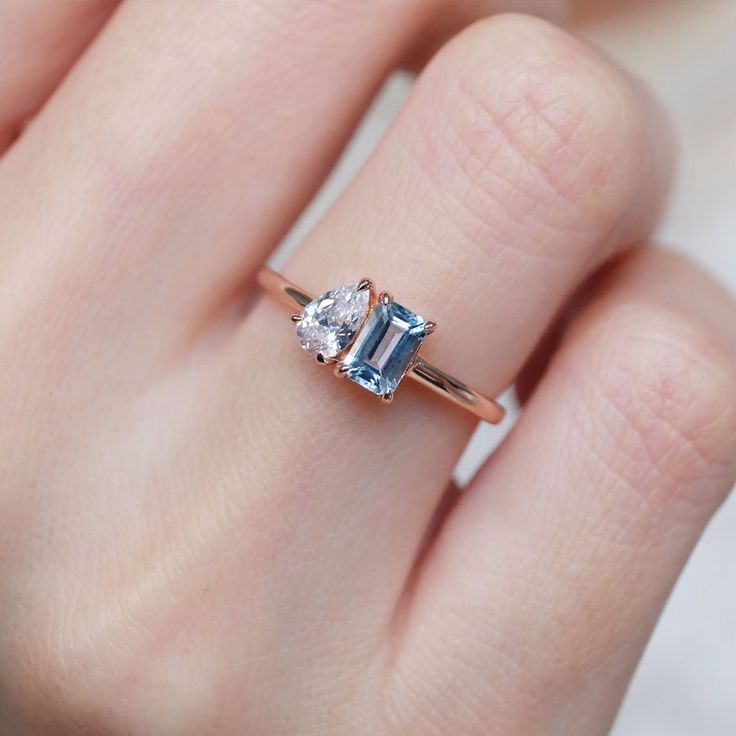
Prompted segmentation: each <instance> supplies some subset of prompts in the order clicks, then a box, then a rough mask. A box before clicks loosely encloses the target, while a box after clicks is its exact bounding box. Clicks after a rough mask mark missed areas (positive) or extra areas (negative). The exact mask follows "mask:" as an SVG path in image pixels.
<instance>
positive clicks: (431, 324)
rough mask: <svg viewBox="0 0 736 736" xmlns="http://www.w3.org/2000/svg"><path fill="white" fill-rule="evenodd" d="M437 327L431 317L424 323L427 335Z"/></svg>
mask: <svg viewBox="0 0 736 736" xmlns="http://www.w3.org/2000/svg"><path fill="white" fill-rule="evenodd" d="M292 319H293V318H292ZM436 329H437V323H436V322H432V320H431V319H430V320H427V321H426V322H425V323H424V334H425V335H431V334H432V333H433V332H434V331H435V330H436Z"/></svg>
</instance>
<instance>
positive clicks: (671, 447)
mask: <svg viewBox="0 0 736 736" xmlns="http://www.w3.org/2000/svg"><path fill="white" fill-rule="evenodd" d="M735 476H736V306H735V305H734V303H733V300H732V299H731V298H730V296H729V295H728V294H726V293H724V292H723V291H722V290H721V289H720V288H719V287H718V286H717V285H716V284H715V283H713V281H711V279H710V278H708V277H707V276H705V275H704V274H702V273H700V272H699V271H697V270H696V269H695V268H694V267H693V266H691V265H690V264H688V263H686V262H685V261H683V260H682V259H680V258H679V257H676V256H674V255H669V254H667V253H665V252H663V251H656V250H651V251H646V250H643V251H636V252H634V253H633V254H630V255H629V256H628V257H627V258H625V259H623V260H622V261H620V262H619V263H617V264H614V265H613V266H612V267H610V268H609V271H608V273H607V275H605V276H604V277H603V278H602V279H601V281H600V282H599V283H598V284H597V285H596V287H595V289H594V290H593V293H592V294H590V295H589V296H588V302H587V304H585V305H584V306H583V308H582V309H581V310H580V312H579V313H578V315H577V317H575V318H574V319H573V320H572V322H571V324H570V326H569V327H568V329H567V330H566V333H565V335H564V336H563V337H562V340H561V343H560V346H559V348H558V350H557V352H556V354H555V355H554V356H553V358H552V360H551V362H550V364H549V367H548V369H547V371H546V373H545V374H544V376H543V377H542V378H541V380H540V382H539V385H538V387H537V389H536V391H535V392H534V394H533V395H532V396H531V398H530V400H529V402H528V404H527V408H526V410H525V411H524V413H523V414H522V417H521V419H520V421H519V423H518V424H517V426H516V427H515V428H514V429H513V431H512V433H511V435H510V437H509V438H508V440H507V441H506V442H505V443H504V445H503V446H502V447H501V448H500V450H499V451H498V452H497V453H496V455H495V456H494V457H493V458H492V459H491V461H490V462H489V464H488V465H487V466H486V467H485V468H484V469H483V471H482V472H481V474H480V475H479V477H478V478H477V479H476V480H475V481H474V483H473V484H472V485H471V486H470V488H469V489H468V490H467V491H466V493H465V494H463V496H462V497H461V498H460V500H459V502H458V503H457V504H456V506H455V508H454V509H453V510H452V511H451V512H450V514H449V515H448V516H447V519H446V521H445V524H444V527H443V529H442V531H441V532H440V534H439V536H438V537H437V539H436V541H435V542H434V544H433V546H432V547H431V548H430V550H429V552H428V554H427V556H426V558H425V560H424V562H423V566H422V568H421V569H420V571H419V575H418V580H417V585H416V587H415V592H414V594H413V597H412V598H411V599H410V600H409V601H408V602H407V606H406V609H405V611H406V612H407V613H406V617H405V619H404V620H405V622H406V625H405V629H404V632H405V634H404V638H403V639H402V644H401V649H400V655H399V657H398V658H397V660H396V661H397V663H398V664H397V671H398V672H400V674H401V677H400V678H399V680H400V682H402V683H404V685H405V687H406V684H407V683H409V684H412V686H411V687H410V688H409V692H410V693H411V698H412V700H413V702H414V703H419V704H420V707H421V708H423V709H428V710H435V711H436V712H435V715H434V717H435V718H437V719H441V718H442V714H443V713H448V712H450V710H454V711H455V712H460V713H464V714H465V719H466V725H467V727H465V728H461V729H457V728H455V729H454V730H453V733H458V734H459V733H462V734H463V735H464V736H465V735H466V734H467V735H468V736H470V735H471V734H473V735H474V734H476V733H477V734H481V733H487V731H485V730H483V727H484V724H486V725H487V723H489V722H490V721H489V719H491V718H493V719H494V722H495V723H496V724H497V726H498V728H497V730H498V732H499V733H505V734H517V733H518V734H537V733H544V734H557V733H559V734H571V733H575V734H583V733H584V734H603V733H607V732H608V728H609V727H610V722H611V719H612V718H613V716H614V714H615V712H616V709H617V707H618V705H619V702H620V699H621V697H622V695H623V693H624V690H625V687H626V684H627V682H628V679H629V678H630V676H631V673H632V672H633V669H634V667H635V665H636V663H637V661H638V659H639V657H640V655H641V652H642V650H643V648H644V646H645V644H646V641H647V638H648V636H649V634H650V632H651V629H652V627H653V626H654V623H655V621H656V619H657V617H658V615H659V613H660V611H661V608H662V606H663V605H664V602H665V600H666V598H667V596H668V594H669V592H670V590H671V588H672V586H673V584H674V582H675V580H676V579H677V576H678V575H679V573H680V571H681V570H682V567H683V565H684V564H685V561H686V560H687V557H688V555H689V554H690V552H691V551H692V548H693V546H694V545H695V543H696V541H697V539H698V537H699V536H700V534H701V532H702V531H703V528H704V527H705V525H706V523H707V521H708V520H709V518H710V516H711V515H712V514H713V513H714V511H715V510H716V508H717V507H718V505H719V504H720V502H721V501H722V500H723V498H724V497H725V495H726V493H727V492H728V490H729V488H730V487H731V486H732V485H733V482H734V479H735ZM426 642H432V647H433V649H432V651H433V656H432V658H431V659H430V658H428V657H426V656H422V652H423V649H424V646H425V643H426ZM432 661H436V662H442V667H441V668H438V669H437V670H436V671H435V670H432V668H431V664H429V665H428V663H431V662H432ZM428 667H429V670H430V673H429V674H428ZM418 683H419V684H418ZM425 692H426V696H425V695H424V693H425ZM437 693H443V697H442V698H439V697H437ZM453 700H454V703H453V704H452V705H451V706H450V705H449V703H450V702H452V701H453Z"/></svg>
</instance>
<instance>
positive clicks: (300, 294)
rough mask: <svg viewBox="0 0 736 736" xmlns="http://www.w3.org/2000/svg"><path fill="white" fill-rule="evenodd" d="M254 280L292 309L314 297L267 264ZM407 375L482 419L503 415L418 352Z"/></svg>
mask: <svg viewBox="0 0 736 736" xmlns="http://www.w3.org/2000/svg"><path fill="white" fill-rule="evenodd" d="M258 283H259V284H260V285H261V286H262V287H263V288H264V289H265V290H266V291H268V292H269V293H270V294H272V295H273V296H275V297H276V298H277V299H278V300H279V301H280V302H281V303H282V304H284V305H285V306H287V307H290V308H292V309H293V307H294V305H295V304H296V305H298V306H300V307H304V306H306V305H307V304H309V302H311V301H312V299H314V297H313V296H312V295H311V294H310V293H309V292H307V291H304V289H301V288H299V287H298V286H296V284H292V283H291V281H289V280H288V279H286V278H284V277H283V276H282V275H281V274H280V273H276V271H272V270H271V269H270V268H262V269H261V270H260V271H259V272H258ZM407 376H408V377H410V378H413V379H414V380H415V381H417V382H418V383H421V384H422V385H424V386H426V387H427V388H430V389H431V390H432V391H435V392H436V393H438V394H440V395H441V396H444V397H445V398H446V399H449V400H450V401H452V402H453V403H455V404H457V405H458V406H461V407H463V409H467V410H468V411H470V412H472V413H473V414H475V415H476V416H478V417H480V418H481V419H484V420H485V421H486V422H490V423H491V424H498V422H500V421H501V420H502V419H503V415H504V409H503V407H502V406H501V405H500V404H499V403H498V402H496V401H494V400H493V399H490V398H488V397H487V396H484V395H483V394H481V393H480V392H479V391H476V390H475V389H474V388H473V387H472V386H468V385H467V384H466V383H463V382H462V381H459V380H458V379H457V378H455V377H453V376H451V375H449V374H448V373H445V372H444V371H443V370H441V369H439V368H437V367H435V366H433V365H432V364H431V363H429V362H427V361H426V360H424V358H422V357H421V355H420V356H417V358H416V360H415V361H414V363H413V364H412V367H411V368H410V369H409V372H408V373H407Z"/></svg>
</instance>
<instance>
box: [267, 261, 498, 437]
mask: <svg viewBox="0 0 736 736" xmlns="http://www.w3.org/2000/svg"><path fill="white" fill-rule="evenodd" d="M258 282H259V284H260V285H261V286H262V287H263V288H264V289H265V290H266V291H268V292H269V293H270V294H271V295H273V296H274V297H276V298H277V299H278V300H279V301H280V302H281V303H283V304H285V305H286V306H288V307H290V308H292V309H293V308H295V307H298V308H299V309H300V310H301V311H300V312H299V313H297V314H293V315H292V318H291V319H292V321H293V322H295V323H296V327H297V337H298V339H299V344H300V345H301V347H302V348H303V349H304V350H305V351H306V352H307V353H309V354H310V355H312V356H313V357H314V358H316V360H317V361H318V362H319V363H332V364H334V365H335V374H336V375H338V376H341V377H345V376H347V377H348V378H350V379H351V380H352V381H353V382H355V383H357V384H359V385H360V386H362V387H363V388H366V389H368V390H369V391H371V392H372V393H374V394H377V395H378V396H380V397H381V398H382V399H383V401H385V402H386V403H389V402H390V401H392V399H393V397H394V391H395V390H396V387H397V386H398V384H399V382H400V381H401V379H402V378H403V377H404V376H408V377H410V378H413V379H414V380H415V381H417V382H418V383H420V384H422V385H423V386H426V387H427V388H430V389H432V390H433V391H435V392H436V393H438V394H440V395H441V396H444V397H445V398H446V399H449V400H450V401H452V402H453V403H455V404H457V405H458V406H461V407H463V408H464V409H466V410H468V411H470V412H472V413H473V414H475V415H476V416H478V417H480V418H481V419H483V420H485V421H486V422H490V423H492V424H497V423H498V422H500V421H501V419H503V416H504V409H503V407H502V406H500V404H498V402H496V401H494V400H493V399H490V398H488V397H487V396H484V395H483V394H481V393H480V392H479V391H476V390H475V389H474V388H472V387H471V386H468V385H467V384H466V383H463V382H462V381H459V380H458V379H457V378H454V377H453V376H451V375H449V374H448V373H445V372H444V371H443V370H440V369H439V368H436V367H435V366H434V365H432V364H431V363H429V362H427V361H426V360H425V359H424V358H423V357H421V355H419V349H420V347H421V345H422V342H423V340H424V338H425V337H426V336H427V335H429V334H431V333H432V332H433V331H434V329H435V327H436V324H435V323H434V322H431V321H429V320H425V319H423V318H422V317H420V316H419V315H418V314H416V313H415V312H413V311H411V310H409V309H407V308H406V307H403V306H402V305H400V304H398V303H397V302H395V301H394V299H393V297H392V296H391V295H390V294H389V293H388V292H385V291H384V292H380V293H378V292H377V291H376V289H375V286H374V284H373V281H371V279H368V278H364V279H361V280H360V281H358V282H356V283H354V284H348V285H346V286H340V287H337V288H336V289H331V290H329V291H326V292H325V293H324V294H322V295H321V296H318V297H316V298H315V297H314V296H312V295H311V294H310V293H309V292H307V291H304V289H302V288H300V287H298V286H296V285H295V284H293V283H291V282H290V281H289V280H288V279H286V278H284V277H283V276H282V275H281V274H279V273H277V272H276V271H273V270H271V269H270V268H263V269H261V270H260V271H259V273H258Z"/></svg>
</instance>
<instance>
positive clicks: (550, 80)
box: [418, 15, 645, 253]
mask: <svg viewBox="0 0 736 736" xmlns="http://www.w3.org/2000/svg"><path fill="white" fill-rule="evenodd" d="M427 80H428V81H427V82H426V84H425V85H424V89H423V90H422V89H421V86H420V91H419V93H418V94H419V99H420V100H422V99H423V98H424V99H426V107H427V108H428V109H429V108H430V106H434V107H435V108H436V105H437V99H438V95H439V98H440V99H442V100H443V101H442V104H443V105H444V106H446V115H445V122H444V126H445V130H444V131H443V133H444V139H445V141H446V142H443V144H442V145H438V144H433V145H424V146H423V147H422V149H421V151H419V157H420V158H421V159H422V164H423V165H424V167H425V168H426V169H428V170H429V173H430V175H431V177H432V178H434V179H435V180H437V181H438V182H444V184H445V187H444V190H445V191H446V190H447V188H448V187H447V177H448V175H450V176H452V173H453V172H454V171H458V170H459V175H460V176H462V177H463V178H464V179H465V180H469V181H470V183H471V184H472V186H471V187H467V186H465V187H464V188H462V189H461V190H460V191H463V192H465V195H464V203H465V204H466V206H468V207H469V208H470V209H474V210H475V211H476V213H477V214H479V216H482V212H483V211H485V212H487V211H488V207H487V204H488V198H489V197H490V198H492V200H493V201H494V202H498V203H502V206H503V212H502V215H507V216H508V221H509V226H510V227H513V228H515V229H516V230H517V231H518V228H519V225H520V224H521V225H523V226H524V227H525V228H537V229H538V228H539V227H540V225H541V226H543V227H544V229H545V234H546V236H547V237H546V238H545V240H546V241H547V242H546V244H545V250H546V251H549V245H550V240H551V241H552V243H551V244H552V246H553V247H554V246H556V245H557V243H559V246H558V247H559V248H563V249H564V248H567V247H571V246H570V245H569V244H570V243H575V242H580V240H581V238H580V237H577V238H575V237H571V235H578V234H581V235H583V238H582V239H584V240H585V242H590V241H591V240H592V239H594V238H600V237H602V236H604V235H606V234H607V233H608V232H609V231H610V229H611V228H612V226H613V225H614V223H615V222H616V220H617V219H618V218H619V216H620V215H621V214H622V212H623V210H624V209H626V207H627V206H628V205H629V203H630V200H631V198H632V197H633V196H634V193H635V191H636V189H637V184H638V183H639V179H640V178H641V171H640V168H641V161H642V160H643V158H644V153H645V151H644V150H643V138H644V136H643V130H644V124H643V115H642V114H641V111H640V108H639V103H638V98H637V97H636V95H635V94H634V92H633V91H632V90H631V89H630V87H629V85H628V83H627V82H626V81H625V80H624V79H623V77H621V76H620V75H619V74H618V72H616V71H615V70H614V69H613V68H612V67H610V66H609V65H607V64H606V63H604V62H602V61H601V60H600V59H599V58H598V57H597V56H596V55H595V54H594V53H593V52H592V51H591V50H590V49H588V48H587V47H586V46H584V45H583V44H582V43H580V42H578V41H577V40H575V39H573V38H572V37H570V36H569V35H568V34H566V33H565V32H563V31H561V30H560V29H558V28H556V27H555V26H553V25H551V24H549V23H547V22H545V21H541V20H538V19H533V18H526V17H521V16H513V15H510V16H497V17H495V18H492V19H490V20H486V21H481V22H479V23H476V24H475V25H474V26H471V27H470V28H469V29H467V30H466V31H465V32H463V33H461V34H459V35H458V36H457V37H456V38H455V40H454V41H452V42H451V43H450V44H448V45H447V46H446V47H445V48H444V49H443V50H442V51H441V52H440V53H439V54H438V56H437V57H436V59H435V61H434V62H433V63H432V64H431V65H430V67H429V69H428V72H427ZM425 95H426V97H424V96H425ZM479 192H480V194H481V197H478V193H479ZM493 216H494V218H496V217H498V213H497V212H495V211H494V212H493ZM495 224H496V223H495V220H494V225H495ZM501 226H503V222H501ZM550 232H552V233H553V234H554V233H558V235H562V236H563V237H557V238H555V237H552V238H550V237H549V234H550ZM539 240H540V239H534V240H530V246H529V247H534V246H533V243H534V242H535V241H536V242H539ZM562 252H563V253H564V250H563V251H562Z"/></svg>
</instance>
